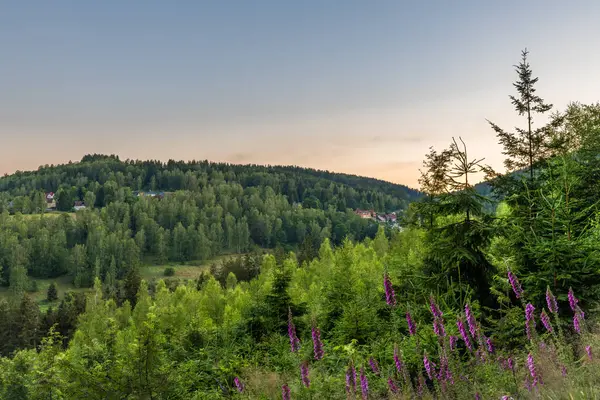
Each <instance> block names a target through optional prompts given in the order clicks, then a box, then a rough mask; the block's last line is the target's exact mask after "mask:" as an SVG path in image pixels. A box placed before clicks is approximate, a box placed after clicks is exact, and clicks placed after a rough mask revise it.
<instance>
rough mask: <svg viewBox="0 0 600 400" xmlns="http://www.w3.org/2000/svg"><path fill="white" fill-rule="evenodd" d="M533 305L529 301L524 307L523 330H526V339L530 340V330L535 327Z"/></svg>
mask: <svg viewBox="0 0 600 400" xmlns="http://www.w3.org/2000/svg"><path fill="white" fill-rule="evenodd" d="M534 311H535V307H534V306H533V305H532V304H531V303H527V306H526V307H525V331H526V332H527V339H529V340H531V338H532V331H533V330H534V329H535V316H534V314H533V313H534Z"/></svg>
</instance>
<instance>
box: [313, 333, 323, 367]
mask: <svg viewBox="0 0 600 400" xmlns="http://www.w3.org/2000/svg"><path fill="white" fill-rule="evenodd" d="M312 340H313V349H314V353H315V360H320V359H322V358H323V354H324V352H323V342H322V341H321V331H320V330H319V328H317V327H316V326H314V325H313V327H312Z"/></svg>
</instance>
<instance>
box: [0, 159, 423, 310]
mask: <svg viewBox="0 0 600 400" xmlns="http://www.w3.org/2000/svg"><path fill="white" fill-rule="evenodd" d="M418 196H419V193H418V192H417V191H415V190H412V189H409V188H407V187H405V186H400V185H393V184H390V183H387V182H383V181H378V180H374V179H368V178H362V177H357V176H351V175H344V174H335V173H331V172H327V171H317V170H311V169H303V168H297V167H266V166H258V165H233V164H225V163H210V162H207V161H202V162H195V161H192V162H176V161H169V162H168V163H161V162H157V161H129V160H128V161H121V160H119V159H118V157H116V156H105V155H88V156H85V157H84V158H83V159H82V160H81V161H80V162H77V163H69V164H64V165H56V166H43V167H40V168H39V169H38V170H37V171H30V172H18V173H15V174H13V175H10V176H5V177H3V178H1V179H0V211H2V214H0V265H1V266H3V267H4V268H3V269H2V273H1V275H0V282H2V283H3V284H4V285H7V286H10V287H13V288H14V287H15V285H16V286H19V285H20V287H22V288H25V289H27V288H30V290H35V287H34V288H33V289H31V282H30V281H29V280H30V279H31V278H35V279H37V280H39V281H40V282H41V287H47V286H48V282H47V281H44V279H57V278H60V279H61V282H62V283H63V284H64V283H68V282H71V284H72V285H73V287H74V288H89V287H91V286H92V284H93V282H94V279H95V278H96V277H99V278H100V279H101V280H102V282H103V283H104V284H105V287H106V288H108V289H106V290H108V291H109V292H110V293H113V294H115V295H116V296H118V297H119V299H120V300H123V299H125V298H128V297H129V298H132V297H133V296H135V292H136V291H137V285H138V284H139V282H138V281H139V276H142V277H146V276H148V275H149V274H148V272H147V271H146V269H147V268H148V265H163V266H164V265H169V264H182V263H191V264H192V265H206V264H207V263H209V262H211V260H214V259H216V258H218V257H221V256H223V255H235V254H246V253H248V252H252V251H254V250H258V249H270V250H278V251H295V252H296V253H297V255H298V258H299V260H300V261H303V260H310V259H312V258H313V257H314V256H316V254H317V251H318V249H319V246H320V244H321V242H322V241H323V240H325V239H329V240H330V241H331V242H332V243H333V244H335V245H339V244H341V243H342V242H343V240H344V239H345V238H350V239H354V240H363V239H365V238H368V237H370V238H373V237H374V236H375V234H376V232H377V230H378V227H379V224H378V223H376V222H375V221H374V220H372V219H364V218H361V217H360V216H358V215H357V214H356V213H354V212H353V209H356V208H362V209H369V210H371V209H372V210H375V211H378V212H382V213H383V212H386V213H387V212H394V211H402V210H403V209H405V208H406V206H407V205H408V203H409V202H410V201H412V200H414V199H416V198H418ZM74 209H75V210H74ZM73 211H76V212H73ZM31 214H43V217H42V218H31V216H32V215H31ZM388 226H391V225H388ZM15 254H18V255H19V256H18V257H17V256H15ZM140 268H142V270H141V272H140ZM163 268H164V267H163ZM19 271H21V272H19ZM199 271H200V270H198V273H199ZM175 275H176V276H179V275H180V274H179V273H178V271H175ZM19 280H21V281H22V282H21V283H20V284H17V283H15V281H19ZM128 282H129V283H128ZM128 284H129V285H130V287H129V288H128V287H127V285H128ZM63 286H64V285H63ZM36 298H40V295H39V293H38V295H36Z"/></svg>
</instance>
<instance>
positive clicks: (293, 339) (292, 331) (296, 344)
mask: <svg viewBox="0 0 600 400" xmlns="http://www.w3.org/2000/svg"><path fill="white" fill-rule="evenodd" d="M288 336H289V337H290V348H291V350H292V353H295V352H297V351H298V349H300V339H298V336H296V327H295V326H294V322H293V320H292V310H291V309H289V311H288Z"/></svg>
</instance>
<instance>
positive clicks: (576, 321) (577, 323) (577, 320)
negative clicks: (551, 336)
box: [573, 313, 581, 333]
mask: <svg viewBox="0 0 600 400" xmlns="http://www.w3.org/2000/svg"><path fill="white" fill-rule="evenodd" d="M580 318H581V316H580V314H579V313H575V315H574V316H573V328H575V332H577V333H581V319H580Z"/></svg>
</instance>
